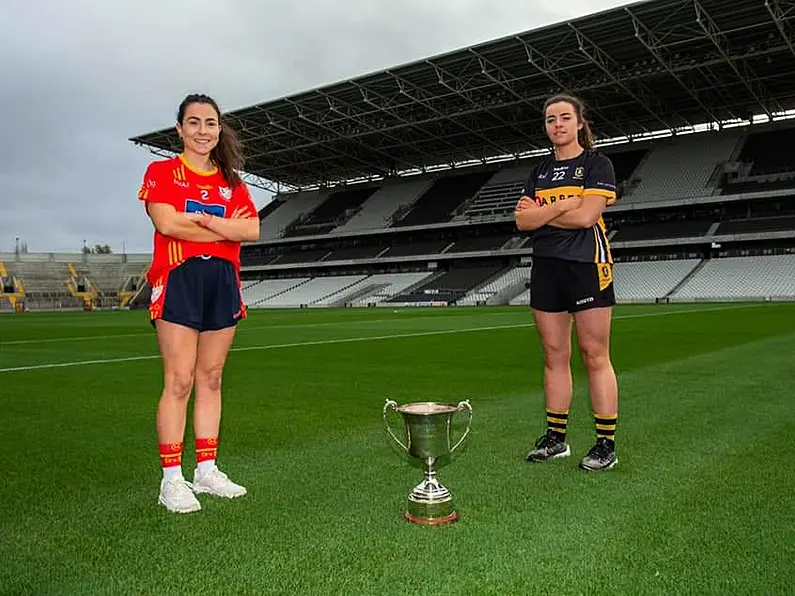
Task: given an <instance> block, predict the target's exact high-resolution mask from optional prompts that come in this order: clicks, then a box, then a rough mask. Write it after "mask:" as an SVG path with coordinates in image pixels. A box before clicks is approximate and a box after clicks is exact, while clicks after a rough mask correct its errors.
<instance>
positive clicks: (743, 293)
mask: <svg viewBox="0 0 795 596" xmlns="http://www.w3.org/2000/svg"><path fill="white" fill-rule="evenodd" d="M744 299H755V300H758V299H795V254H783V255H764V256H748V257H724V258H717V259H710V260H709V261H707V262H706V263H704V265H703V267H702V268H701V269H700V270H699V271H698V272H697V273H696V274H695V275H693V276H692V277H691V278H690V279H689V280H688V281H687V282H686V283H685V284H683V286H682V287H681V288H680V289H679V290H677V291H676V292H674V294H673V295H672V296H671V300H672V301H675V300H676V301H683V300H744Z"/></svg>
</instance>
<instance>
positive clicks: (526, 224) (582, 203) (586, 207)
mask: <svg viewBox="0 0 795 596" xmlns="http://www.w3.org/2000/svg"><path fill="white" fill-rule="evenodd" d="M606 205H607V199H606V198H605V197H602V196H599V195H586V196H585V197H582V198H579V197H572V198H569V199H566V200H563V201H555V202H554V203H550V204H548V205H544V206H543V207H539V206H538V205H536V204H535V202H534V201H533V200H532V199H531V198H530V197H527V196H523V197H522V198H521V199H520V200H519V203H518V204H517V205H516V210H515V211H514V219H515V220H516V227H517V228H519V229H520V230H536V229H538V228H540V227H541V226H544V225H550V226H552V227H555V228H563V229H565V230H577V229H581V228H590V227H591V226H592V225H594V224H595V223H596V222H597V221H599V218H600V217H601V216H602V211H603V210H604V208H605V206H606Z"/></svg>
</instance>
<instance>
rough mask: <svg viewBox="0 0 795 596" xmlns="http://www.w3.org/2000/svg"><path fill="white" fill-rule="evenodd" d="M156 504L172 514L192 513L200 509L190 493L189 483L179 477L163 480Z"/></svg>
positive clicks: (194, 496) (194, 497) (199, 505)
mask: <svg viewBox="0 0 795 596" xmlns="http://www.w3.org/2000/svg"><path fill="white" fill-rule="evenodd" d="M157 502H158V504H160V505H163V507H165V508H166V509H168V510H169V511H172V512H173V513H192V512H193V511H199V510H200V509H201V508H202V506H201V504H200V503H199V501H198V499H196V495H194V494H193V492H192V491H191V484H190V482H188V481H186V480H185V479H184V478H182V477H181V476H175V477H173V478H169V479H165V478H163V480H162V482H161V483H160V496H159V497H158V499H157Z"/></svg>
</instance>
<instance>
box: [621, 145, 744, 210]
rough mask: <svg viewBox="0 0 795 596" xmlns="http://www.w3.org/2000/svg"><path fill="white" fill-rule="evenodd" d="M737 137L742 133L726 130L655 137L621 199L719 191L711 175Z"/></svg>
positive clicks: (659, 198) (729, 153) (727, 156)
mask: <svg viewBox="0 0 795 596" xmlns="http://www.w3.org/2000/svg"><path fill="white" fill-rule="evenodd" d="M740 138H741V133H739V132H735V131H732V130H729V131H724V132H720V133H701V134H694V135H684V136H680V137H674V138H669V139H664V140H660V141H657V142H656V143H655V145H654V147H653V149H652V150H651V151H650V152H649V155H648V157H647V158H646V160H645V161H644V162H643V163H641V164H640V166H639V167H638V169H637V171H636V172H635V174H634V177H633V179H632V180H630V182H629V184H628V185H627V189H626V191H625V194H624V196H623V199H622V203H640V202H647V201H666V200H671V199H681V198H687V197H703V196H710V195H713V194H718V193H719V189H718V187H717V186H710V185H709V182H710V179H711V177H712V175H713V173H714V172H715V169H716V167H717V166H718V164H719V163H720V162H723V161H726V160H729V159H730V158H731V156H732V154H733V152H734V150H735V149H736V147H737V146H738V144H739V142H740Z"/></svg>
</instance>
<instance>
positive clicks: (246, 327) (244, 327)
mask: <svg viewBox="0 0 795 596" xmlns="http://www.w3.org/2000/svg"><path fill="white" fill-rule="evenodd" d="M516 314H517V313H515V312H494V313H488V314H486V315H478V314H473V313H463V312H462V313H458V314H454V315H446V316H445V320H446V319H448V318H460V317H474V316H488V317H501V316H505V315H516ZM423 318H426V317H422V316H418V317H406V318H401V319H398V318H391V319H360V320H353V321H350V320H348V321H322V322H320V323H293V324H289V325H288V324H285V325H252V326H249V325H242V326H240V327H239V328H238V330H237V333H241V332H243V331H261V330H263V329H314V328H315V327H338V326H340V325H371V324H374V323H392V322H395V321H400V322H403V321H417V320H421V319H423ZM130 337H152V338H154V337H155V330H154V328H153V329H152V330H151V331H150V332H148V333H120V334H118V335H80V336H71V337H50V338H43V339H10V340H8V341H0V348H2V347H3V346H24V345H31V344H55V343H64V342H72V341H96V340H105V339H121V338H130Z"/></svg>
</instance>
